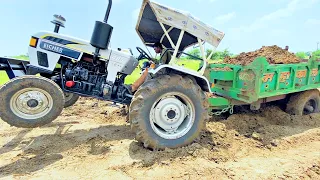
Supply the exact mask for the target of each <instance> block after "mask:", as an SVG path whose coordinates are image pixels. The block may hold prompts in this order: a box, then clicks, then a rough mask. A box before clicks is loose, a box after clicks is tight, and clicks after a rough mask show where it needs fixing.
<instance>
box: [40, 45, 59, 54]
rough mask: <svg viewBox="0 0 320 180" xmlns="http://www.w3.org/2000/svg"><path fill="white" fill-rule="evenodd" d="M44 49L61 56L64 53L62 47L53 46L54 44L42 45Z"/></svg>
mask: <svg viewBox="0 0 320 180" xmlns="http://www.w3.org/2000/svg"><path fill="white" fill-rule="evenodd" d="M42 49H45V50H49V51H53V52H57V53H60V54H61V53H62V51H63V49H62V48H61V47H59V46H55V45H52V44H48V43H43V44H42Z"/></svg>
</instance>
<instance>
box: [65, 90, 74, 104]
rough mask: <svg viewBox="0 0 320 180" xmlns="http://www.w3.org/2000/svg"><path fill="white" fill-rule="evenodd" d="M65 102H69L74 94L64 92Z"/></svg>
mask: <svg viewBox="0 0 320 180" xmlns="http://www.w3.org/2000/svg"><path fill="white" fill-rule="evenodd" d="M64 97H65V102H68V101H70V100H71V99H72V97H73V93H68V92H64Z"/></svg>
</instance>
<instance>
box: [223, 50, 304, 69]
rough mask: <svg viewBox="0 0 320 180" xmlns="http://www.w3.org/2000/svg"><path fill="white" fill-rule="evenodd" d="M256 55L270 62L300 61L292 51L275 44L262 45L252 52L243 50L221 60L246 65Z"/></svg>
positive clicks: (286, 62)
mask: <svg viewBox="0 0 320 180" xmlns="http://www.w3.org/2000/svg"><path fill="white" fill-rule="evenodd" d="M258 57H265V58H266V59H267V61H268V62H269V63H270V64H292V63H300V62H301V61H300V60H299V58H297V57H296V56H295V54H294V53H290V52H289V51H287V50H285V49H282V48H280V47H278V46H276V45H274V46H263V47H262V48H260V49H258V50H255V51H253V52H246V53H244V52H243V53H240V54H239V55H238V56H237V57H234V58H230V57H226V58H225V59H224V61H223V62H224V63H227V64H237V65H248V64H250V63H251V62H253V61H254V60H255V59H256V58H258Z"/></svg>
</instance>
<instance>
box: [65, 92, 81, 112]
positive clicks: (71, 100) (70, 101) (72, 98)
mask: <svg viewBox="0 0 320 180" xmlns="http://www.w3.org/2000/svg"><path fill="white" fill-rule="evenodd" d="M64 97H65V103H64V108H67V107H70V106H73V105H74V104H75V103H76V102H77V101H78V99H79V97H80V96H79V95H78V94H74V93H69V92H64Z"/></svg>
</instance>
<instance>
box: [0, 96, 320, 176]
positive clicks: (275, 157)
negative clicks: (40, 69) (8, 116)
mask: <svg viewBox="0 0 320 180" xmlns="http://www.w3.org/2000/svg"><path fill="white" fill-rule="evenodd" d="M70 177H72V178H74V179H106V178H110V179H120V178H121V179H164V178H173V179H195V178H196V179H200V178H201V179H319V178H320V114H314V115H309V116H290V115H288V114H286V113H284V112H283V111H282V110H281V109H279V108H278V107H276V106H269V107H266V108H264V109H262V110H260V111H259V112H252V111H242V112H240V113H238V114H235V115H231V116H229V117H227V118H212V119H211V120H210V122H208V123H207V125H206V129H205V130H204V132H203V133H202V135H201V137H200V138H199V139H198V140H197V141H196V142H194V143H193V144H191V145H190V146H187V147H184V148H180V149H176V150H171V149H166V150H165V151H160V152H152V151H149V150H147V149H145V148H143V147H142V146H141V145H140V144H138V143H137V142H136V141H135V140H134V134H133V133H131V131H130V126H129V124H127V123H126V118H125V117H123V116H120V110H119V109H118V108H117V107H111V106H110V103H108V102H103V101H97V100H92V99H84V98H82V99H81V100H80V101H79V102H78V103H77V104H76V105H75V106H73V107H70V108H67V109H65V110H64V112H63V114H62V115H61V116H60V117H59V118H58V119H57V120H56V121H54V122H53V123H51V124H49V125H47V126H44V127H41V128H36V129H19V128H14V127H10V126H9V125H7V124H6V123H4V122H2V121H1V122H0V178H2V179H12V178H14V179H43V178H46V179H69V178H70Z"/></svg>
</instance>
